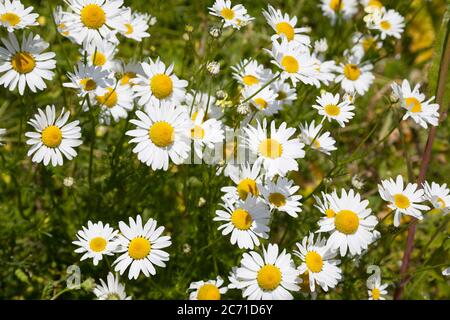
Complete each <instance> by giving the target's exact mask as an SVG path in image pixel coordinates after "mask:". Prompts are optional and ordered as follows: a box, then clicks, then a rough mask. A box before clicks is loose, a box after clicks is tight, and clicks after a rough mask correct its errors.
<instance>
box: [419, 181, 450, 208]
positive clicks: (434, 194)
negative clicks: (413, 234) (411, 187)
mask: <svg viewBox="0 0 450 320" xmlns="http://www.w3.org/2000/svg"><path fill="white" fill-rule="evenodd" d="M423 190H424V198H425V199H426V200H428V201H429V202H431V204H432V205H433V207H434V208H436V209H439V210H442V211H443V212H444V213H445V214H447V213H449V212H450V189H449V188H448V187H447V184H446V183H444V184H443V185H439V184H437V183H435V182H432V183H431V185H430V184H429V183H428V182H425V183H424V184H423Z"/></svg>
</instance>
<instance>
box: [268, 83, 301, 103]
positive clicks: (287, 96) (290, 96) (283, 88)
mask: <svg viewBox="0 0 450 320" xmlns="http://www.w3.org/2000/svg"><path fill="white" fill-rule="evenodd" d="M270 88H271V89H272V91H273V92H275V94H276V95H277V97H276V99H275V103H276V104H279V105H280V107H283V106H290V105H292V103H293V102H294V101H295V100H297V91H296V90H295V88H293V87H292V86H291V85H290V84H289V83H287V82H285V81H284V80H281V79H278V80H275V81H274V82H272V83H271V84H270Z"/></svg>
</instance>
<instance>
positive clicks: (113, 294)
mask: <svg viewBox="0 0 450 320" xmlns="http://www.w3.org/2000/svg"><path fill="white" fill-rule="evenodd" d="M106 300H120V295H119V294H118V293H116V292H111V293H108V295H107V296H106Z"/></svg>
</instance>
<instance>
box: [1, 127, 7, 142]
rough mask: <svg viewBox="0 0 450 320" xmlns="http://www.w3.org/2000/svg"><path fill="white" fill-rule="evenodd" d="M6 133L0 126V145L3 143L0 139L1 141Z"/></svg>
mask: <svg viewBox="0 0 450 320" xmlns="http://www.w3.org/2000/svg"><path fill="white" fill-rule="evenodd" d="M5 134H6V129H2V128H0V146H2V145H3V143H2V141H3V136H4V135H5Z"/></svg>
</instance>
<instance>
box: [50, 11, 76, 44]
mask: <svg viewBox="0 0 450 320" xmlns="http://www.w3.org/2000/svg"><path fill="white" fill-rule="evenodd" d="M53 20H54V21H55V24H56V29H57V30H58V32H59V34H60V35H62V36H63V37H68V38H69V37H70V34H69V31H67V27H66V24H65V23H64V11H63V9H62V7H61V6H56V8H55V10H53ZM71 41H72V42H75V39H71Z"/></svg>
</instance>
